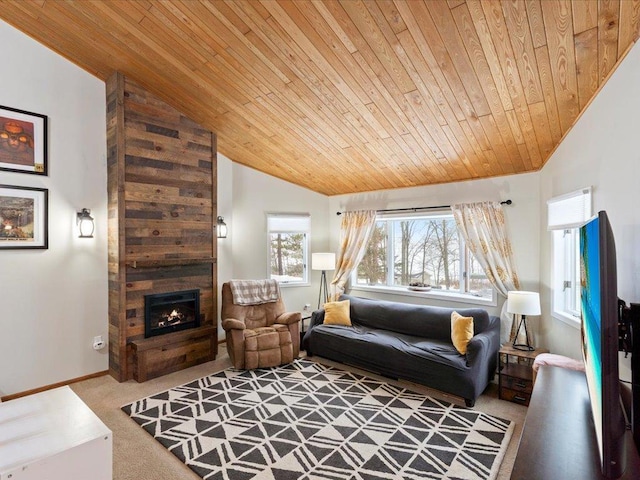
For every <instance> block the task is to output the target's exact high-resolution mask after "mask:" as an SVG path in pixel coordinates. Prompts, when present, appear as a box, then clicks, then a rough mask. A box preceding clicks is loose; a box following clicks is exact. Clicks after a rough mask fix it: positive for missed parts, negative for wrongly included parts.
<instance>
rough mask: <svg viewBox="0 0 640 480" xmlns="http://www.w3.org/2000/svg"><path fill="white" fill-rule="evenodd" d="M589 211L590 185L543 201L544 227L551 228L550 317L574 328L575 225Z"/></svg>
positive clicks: (577, 316)
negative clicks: (545, 216) (545, 202)
mask: <svg viewBox="0 0 640 480" xmlns="http://www.w3.org/2000/svg"><path fill="white" fill-rule="evenodd" d="M592 212H593V208H592V189H591V187H585V188H581V189H579V190H575V191H573V192H569V193H566V194H563V195H559V196H556V197H553V198H550V199H549V200H547V229H548V230H549V231H551V259H550V260H551V292H552V293H551V316H552V317H553V318H555V319H557V320H560V321H562V322H564V323H566V324H568V325H570V326H572V327H574V328H580V325H581V316H582V314H581V305H580V290H579V289H578V287H579V285H580V258H579V255H580V235H579V228H580V226H581V225H583V224H584V223H585V222H586V221H588V220H589V218H591V215H592ZM566 282H570V283H569V284H567V283H566ZM567 285H570V286H567Z"/></svg>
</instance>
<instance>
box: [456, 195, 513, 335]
mask: <svg viewBox="0 0 640 480" xmlns="http://www.w3.org/2000/svg"><path fill="white" fill-rule="evenodd" d="M451 210H452V211H453V216H454V218H455V220H456V224H457V226H458V231H459V232H460V234H461V235H462V237H463V238H464V241H465V243H466V244H467V247H468V248H469V250H470V251H471V253H472V254H473V255H474V256H475V258H476V260H477V261H478V263H480V265H481V266H482V268H483V269H484V272H485V275H486V276H487V278H488V279H489V281H490V282H491V285H493V287H494V288H495V289H496V290H497V291H498V292H499V293H500V294H501V295H502V296H503V297H505V298H507V292H509V291H510V290H520V281H519V280H518V275H517V273H516V269H515V265H514V260H513V250H512V248H511V241H510V240H509V236H508V233H507V227H506V223H505V218H504V210H503V209H502V205H501V204H500V203H499V202H478V203H461V204H457V205H452V206H451ZM506 308H507V302H504V304H503V306H502V312H501V314H500V320H501V322H500V323H501V329H500V342H501V343H506V342H507V341H513V336H514V335H515V328H516V326H515V324H514V322H513V318H512V316H511V315H508V314H507V313H506Z"/></svg>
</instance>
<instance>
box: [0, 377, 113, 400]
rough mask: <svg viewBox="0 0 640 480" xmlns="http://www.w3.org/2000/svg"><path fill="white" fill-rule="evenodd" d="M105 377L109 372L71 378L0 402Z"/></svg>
mask: <svg viewBox="0 0 640 480" xmlns="http://www.w3.org/2000/svg"><path fill="white" fill-rule="evenodd" d="M105 375H109V370H103V371H101V372H96V373H90V374H89V375H83V376H82V377H77V378H72V379H71V380H64V381H62V382H57V383H52V384H51V385H45V386H43V387H38V388H34V389H31V390H25V391H24V392H18V393H12V394H11V395H5V396H4V397H0V401H2V402H8V401H9V400H15V399H16V398H20V397H26V396H27V395H33V394H34V393H40V392H44V391H46V390H53V389H54V388H58V387H64V386H66V385H71V384H72V383H78V382H82V381H84V380H89V379H91V378H98V377H104V376H105Z"/></svg>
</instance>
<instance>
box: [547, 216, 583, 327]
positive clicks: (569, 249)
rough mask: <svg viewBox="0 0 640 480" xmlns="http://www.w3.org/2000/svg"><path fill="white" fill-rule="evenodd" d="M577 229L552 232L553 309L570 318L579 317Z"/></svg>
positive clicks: (578, 240) (578, 243) (578, 249)
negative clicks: (553, 268) (553, 266)
mask: <svg viewBox="0 0 640 480" xmlns="http://www.w3.org/2000/svg"><path fill="white" fill-rule="evenodd" d="M578 232H579V229H577V228H570V229H566V230H556V231H554V232H553V249H554V265H555V271H554V300H555V301H554V310H555V311H556V313H558V314H560V315H564V316H567V317H569V318H570V319H573V318H575V319H579V318H580V236H579V233H578Z"/></svg>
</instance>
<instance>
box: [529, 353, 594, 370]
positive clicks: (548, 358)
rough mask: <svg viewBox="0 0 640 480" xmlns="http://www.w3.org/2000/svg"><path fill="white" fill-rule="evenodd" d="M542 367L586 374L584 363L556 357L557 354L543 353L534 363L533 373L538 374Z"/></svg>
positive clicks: (560, 356) (559, 356)
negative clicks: (547, 366)
mask: <svg viewBox="0 0 640 480" xmlns="http://www.w3.org/2000/svg"><path fill="white" fill-rule="evenodd" d="M540 365H551V366H554V367H562V368H568V369H569V370H579V371H581V372H584V363H582V361H581V360H574V359H573V358H569V357H564V356H562V355H556V354H555V353H541V354H540V355H538V356H537V357H536V359H535V361H534V362H533V371H534V372H537V371H538V369H539V368H540Z"/></svg>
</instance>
